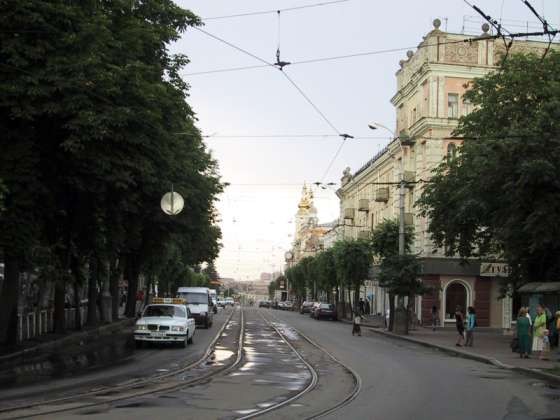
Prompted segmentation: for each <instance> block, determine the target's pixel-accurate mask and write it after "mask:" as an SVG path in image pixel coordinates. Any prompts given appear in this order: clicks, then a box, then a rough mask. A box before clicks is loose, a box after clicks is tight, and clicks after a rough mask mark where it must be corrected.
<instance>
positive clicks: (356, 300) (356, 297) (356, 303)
mask: <svg viewBox="0 0 560 420" xmlns="http://www.w3.org/2000/svg"><path fill="white" fill-rule="evenodd" d="M359 302H360V284H359V283H357V284H356V285H355V286H354V307H355V308H356V309H357V310H358V311H360V307H359Z"/></svg>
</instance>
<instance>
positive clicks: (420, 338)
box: [363, 324, 560, 383]
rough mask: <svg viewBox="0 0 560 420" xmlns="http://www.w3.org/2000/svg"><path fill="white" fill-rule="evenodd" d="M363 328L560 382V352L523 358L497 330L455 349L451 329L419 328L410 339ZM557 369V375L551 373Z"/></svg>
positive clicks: (479, 331)
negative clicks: (545, 358) (546, 358)
mask: <svg viewBox="0 0 560 420" xmlns="http://www.w3.org/2000/svg"><path fill="white" fill-rule="evenodd" d="M363 326H364V327H368V329H369V330H370V331H372V332H374V333H377V334H383V335H385V336H388V337H391V338H394V339H400V340H406V341H409V342H413V343H416V344H420V345H423V346H428V347H432V348H437V349H439V350H441V351H444V352H446V353H450V354H453V355H456V356H459V357H464V358H467V359H472V360H477V361H480V362H484V363H490V364H493V365H495V366H498V367H501V368H505V369H511V370H516V371H519V372H521V373H524V374H527V375H531V376H534V377H538V378H540V379H545V380H551V381H554V382H557V383H560V353H559V352H558V350H557V349H555V350H553V351H551V352H550V353H549V359H550V360H538V358H537V357H535V356H534V355H533V356H532V357H531V358H530V359H520V358H519V354H518V353H513V352H512V351H511V348H510V342H511V339H512V336H511V335H503V333H502V332H497V331H496V330H491V329H487V330H486V329H484V328H479V329H477V330H476V331H475V335H474V346H473V347H456V346H455V342H456V340H457V332H456V331H455V329H451V328H449V329H448V328H438V329H436V331H432V329H431V328H423V327H419V328H418V329H416V330H412V331H410V333H409V335H408V336H402V335H397V334H393V333H390V332H387V331H384V330H383V329H381V328H376V326H374V325H370V324H364V325H363ZM551 369H555V370H556V371H555V372H551V371H550V370H551Z"/></svg>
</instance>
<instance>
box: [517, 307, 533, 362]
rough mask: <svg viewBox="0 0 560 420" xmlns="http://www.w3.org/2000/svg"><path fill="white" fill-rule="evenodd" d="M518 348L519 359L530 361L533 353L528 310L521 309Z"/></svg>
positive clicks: (518, 321) (518, 325)
mask: <svg viewBox="0 0 560 420" xmlns="http://www.w3.org/2000/svg"><path fill="white" fill-rule="evenodd" d="M517 346H518V351H519V357H521V358H525V359H528V358H529V353H530V352H531V321H529V318H527V310H526V309H525V308H521V309H520V310H519V316H518V317H517Z"/></svg>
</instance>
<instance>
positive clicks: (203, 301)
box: [177, 287, 214, 328]
mask: <svg viewBox="0 0 560 420" xmlns="http://www.w3.org/2000/svg"><path fill="white" fill-rule="evenodd" d="M177 296H178V297H180V298H183V299H185V301H186V303H187V307H188V308H189V310H190V311H191V314H192V317H193V318H194V320H195V322H196V323H197V324H199V325H204V327H205V328H210V327H211V326H212V320H213V317H214V304H213V302H212V298H211V297H210V289H208V288H207V287H179V289H178V290H177Z"/></svg>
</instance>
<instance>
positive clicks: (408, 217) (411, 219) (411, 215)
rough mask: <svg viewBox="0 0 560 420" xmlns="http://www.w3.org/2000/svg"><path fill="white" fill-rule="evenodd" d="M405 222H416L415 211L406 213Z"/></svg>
mask: <svg viewBox="0 0 560 420" xmlns="http://www.w3.org/2000/svg"><path fill="white" fill-rule="evenodd" d="M404 224H405V225H409V226H412V225H413V224H414V213H405V214H404Z"/></svg>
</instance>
